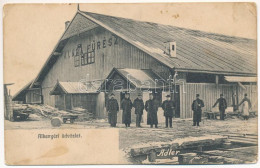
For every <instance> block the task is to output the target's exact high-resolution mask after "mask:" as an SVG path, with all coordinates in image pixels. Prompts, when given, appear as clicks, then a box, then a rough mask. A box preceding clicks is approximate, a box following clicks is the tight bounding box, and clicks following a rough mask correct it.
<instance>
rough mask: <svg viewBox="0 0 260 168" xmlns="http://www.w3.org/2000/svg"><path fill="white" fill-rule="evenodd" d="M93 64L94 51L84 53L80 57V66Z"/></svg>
mask: <svg viewBox="0 0 260 168" xmlns="http://www.w3.org/2000/svg"><path fill="white" fill-rule="evenodd" d="M94 62H95V50H93V51H91V52H87V53H84V54H83V55H82V57H81V65H87V64H92V63H94Z"/></svg>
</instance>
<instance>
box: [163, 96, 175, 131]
mask: <svg viewBox="0 0 260 168" xmlns="http://www.w3.org/2000/svg"><path fill="white" fill-rule="evenodd" d="M174 107H175V105H174V102H173V101H171V96H170V95H167V96H166V100H165V101H163V104H162V109H163V110H164V116H165V123H166V128H168V123H169V124H170V128H172V117H174Z"/></svg>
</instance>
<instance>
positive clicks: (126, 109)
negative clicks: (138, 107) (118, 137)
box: [121, 93, 133, 127]
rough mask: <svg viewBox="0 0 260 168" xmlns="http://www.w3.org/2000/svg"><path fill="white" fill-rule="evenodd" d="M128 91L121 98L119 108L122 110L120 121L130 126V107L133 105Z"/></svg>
mask: <svg viewBox="0 0 260 168" xmlns="http://www.w3.org/2000/svg"><path fill="white" fill-rule="evenodd" d="M129 97H130V95H129V93H126V94H125V98H124V99H123V100H122V103H121V108H122V110H123V115H122V123H124V124H125V126H126V127H130V124H131V109H132V107H133V104H132V101H131V100H130V98H129Z"/></svg>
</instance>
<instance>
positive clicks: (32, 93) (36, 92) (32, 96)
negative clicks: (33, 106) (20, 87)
mask: <svg viewBox="0 0 260 168" xmlns="http://www.w3.org/2000/svg"><path fill="white" fill-rule="evenodd" d="M26 103H41V89H33V90H28V92H27V93H26Z"/></svg>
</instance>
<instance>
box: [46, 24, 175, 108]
mask: <svg viewBox="0 0 260 168" xmlns="http://www.w3.org/2000/svg"><path fill="white" fill-rule="evenodd" d="M110 38H112V45H111V46H109V45H108V40H109V39H110ZM116 38H118V42H117V43H116V42H115V40H116ZM103 40H106V47H104V48H103ZM93 42H95V44H96V49H95V63H93V64H88V65H84V66H79V67H75V66H74V56H72V52H73V51H75V50H76V48H77V45H78V44H82V49H83V51H84V52H86V51H87V46H88V45H90V44H92V43H93ZM97 42H100V45H101V47H100V49H97ZM114 67H115V68H134V69H152V70H154V71H155V72H156V73H158V74H159V75H160V76H162V77H163V78H165V79H168V77H169V75H170V70H169V69H168V68H167V67H165V66H164V65H162V64H161V63H160V62H158V61H157V60H155V59H154V58H152V57H151V56H149V55H148V54H146V53H144V52H143V51H141V50H139V49H137V48H136V47H134V46H132V45H131V44H129V43H128V42H126V41H124V40H123V39H121V38H119V37H116V36H114V35H113V34H112V33H110V32H109V31H107V30H105V29H103V28H95V29H93V30H90V31H89V32H85V33H82V34H80V35H79V36H74V37H72V38H71V39H69V41H68V43H67V44H66V46H65V47H64V49H63V54H62V55H61V56H60V57H59V58H58V60H57V62H56V63H55V64H54V66H53V67H52V68H51V69H50V71H49V73H48V74H47V75H46V76H45V78H44V79H43V82H42V92H43V95H44V103H45V104H48V105H51V106H54V100H55V99H54V96H50V95H49V92H50V91H51V89H52V88H53V87H54V86H55V84H56V82H57V80H59V81H62V82H67V81H73V82H78V81H80V80H82V79H86V76H87V74H89V78H88V80H100V79H105V78H106V77H107V75H108V74H109V73H110V71H111V70H112V69H113V68H114Z"/></svg>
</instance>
